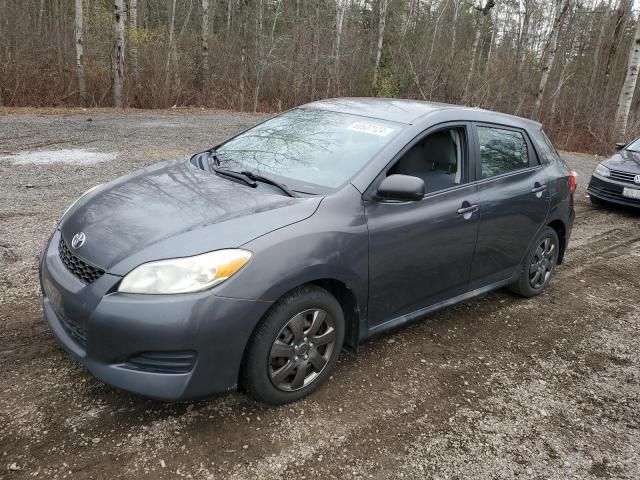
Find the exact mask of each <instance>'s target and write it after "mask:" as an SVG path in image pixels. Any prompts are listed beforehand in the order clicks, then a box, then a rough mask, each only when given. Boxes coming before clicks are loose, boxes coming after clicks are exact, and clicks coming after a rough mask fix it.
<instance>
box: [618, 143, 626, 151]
mask: <svg viewBox="0 0 640 480" xmlns="http://www.w3.org/2000/svg"><path fill="white" fill-rule="evenodd" d="M626 146H627V144H626V143H616V150H622V149H623V148H624V147H626Z"/></svg>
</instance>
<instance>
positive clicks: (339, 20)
mask: <svg viewBox="0 0 640 480" xmlns="http://www.w3.org/2000/svg"><path fill="white" fill-rule="evenodd" d="M346 11H347V0H338V7H337V9H336V40H335V58H334V77H335V82H336V92H337V93H338V95H340V44H341V42H342V25H343V23H344V16H345V13H346Z"/></svg>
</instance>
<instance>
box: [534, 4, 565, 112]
mask: <svg viewBox="0 0 640 480" xmlns="http://www.w3.org/2000/svg"><path fill="white" fill-rule="evenodd" d="M555 1H556V7H555V17H554V20H553V26H552V28H551V34H550V35H549V41H548V42H547V46H546V51H547V54H546V58H545V59H544V62H543V63H542V75H541V77H540V85H539V86H538V92H537V93H536V101H535V105H534V107H533V113H532V116H533V117H534V118H539V117H540V109H541V108H542V98H543V96H544V91H545V89H546V88H547V82H548V81H549V73H550V72H551V68H552V67H553V62H554V60H555V58H556V51H557V49H558V35H559V34H560V27H561V26H562V22H563V21H564V17H565V15H566V13H567V11H568V10H569V2H570V1H571V0H555Z"/></svg>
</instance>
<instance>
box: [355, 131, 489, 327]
mask: <svg viewBox="0 0 640 480" xmlns="http://www.w3.org/2000/svg"><path fill="white" fill-rule="evenodd" d="M467 132H468V129H467V127H466V126H465V125H458V126H456V125H454V126H451V127H448V128H445V129H440V130H438V131H436V132H432V133H429V134H427V135H425V136H424V137H422V138H419V139H418V140H417V141H416V142H414V143H413V144H412V145H410V146H409V147H407V149H406V150H405V152H404V153H403V154H402V155H401V156H400V158H399V159H398V160H397V162H395V163H393V164H392V166H391V167H390V168H389V169H388V170H387V171H386V172H385V175H391V174H396V173H400V174H405V175H413V176H419V177H421V178H423V179H424V181H425V190H426V194H425V196H424V198H423V199H422V200H419V201H415V202H400V203H398V202H395V203H394V202H385V201H376V200H368V201H367V202H365V213H366V218H367V224H368V228H369V299H370V300H369V326H370V327H373V326H376V325H379V324H381V323H384V322H386V321H390V320H394V319H398V318H399V317H402V316H403V315H407V314H410V313H412V312H415V311H416V310H419V309H421V308H424V307H427V306H429V305H433V304H435V303H438V302H441V301H443V300H447V299H449V298H452V297H455V296H457V295H460V294H462V293H464V292H465V291H466V288H467V282H468V278H469V271H470V265H471V262H472V258H473V252H474V249H475V243H476V235H477V230H478V219H479V215H478V211H477V189H478V187H477V185H475V184H469V182H468V179H469V175H468V173H469V170H468V165H469V149H468V145H469V142H468V141H467V139H468V138H469V136H468V135H467Z"/></svg>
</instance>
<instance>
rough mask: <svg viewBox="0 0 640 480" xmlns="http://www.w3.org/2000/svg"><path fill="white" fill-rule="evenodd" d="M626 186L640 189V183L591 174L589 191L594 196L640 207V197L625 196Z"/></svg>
mask: <svg viewBox="0 0 640 480" xmlns="http://www.w3.org/2000/svg"><path fill="white" fill-rule="evenodd" d="M624 188H635V189H640V185H635V184H632V183H628V182H620V181H617V180H612V179H610V178H605V177H601V176H600V175H596V174H593V175H591V180H590V181H589V187H588V188H587V193H588V194H589V195H591V196H592V197H595V198H598V199H600V200H604V201H607V202H611V203H617V204H619V205H625V206H628V207H640V199H634V198H629V197H625V196H624V195H623V194H622V191H623V189H624Z"/></svg>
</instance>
